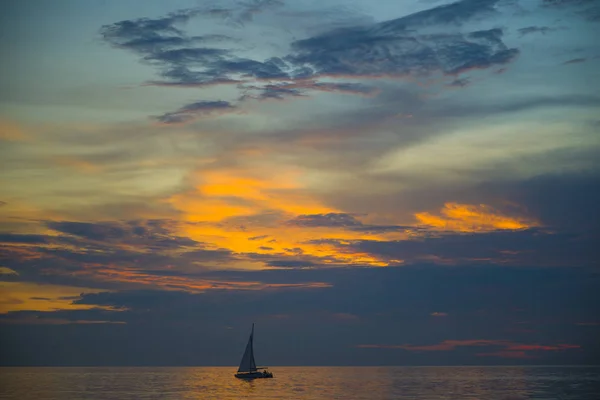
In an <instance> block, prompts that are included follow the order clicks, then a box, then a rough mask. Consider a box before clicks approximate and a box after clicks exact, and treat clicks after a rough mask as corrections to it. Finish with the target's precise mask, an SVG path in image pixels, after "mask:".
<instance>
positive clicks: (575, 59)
mask: <svg viewBox="0 0 600 400" xmlns="http://www.w3.org/2000/svg"><path fill="white" fill-rule="evenodd" d="M586 61H587V59H586V58H574V59H572V60H569V61H565V62H564V63H563V65H568V64H579V63H582V62H586Z"/></svg>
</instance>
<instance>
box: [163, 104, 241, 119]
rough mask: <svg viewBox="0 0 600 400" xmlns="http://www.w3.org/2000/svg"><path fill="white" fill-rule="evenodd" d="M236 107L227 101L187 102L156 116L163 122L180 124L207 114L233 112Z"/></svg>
mask: <svg viewBox="0 0 600 400" xmlns="http://www.w3.org/2000/svg"><path fill="white" fill-rule="evenodd" d="M235 110H236V107H234V106H233V105H231V104H230V103H229V102H227V101H222V100H219V101H198V102H195V103H191V104H187V105H185V106H183V107H181V108H180V109H179V110H177V111H172V112H168V113H165V114H163V115H160V116H158V117H156V119H157V120H158V121H159V122H161V123H163V124H180V123H186V122H190V121H193V120H195V119H197V118H201V117H203V116H207V115H214V114H223V113H227V112H233V111H235Z"/></svg>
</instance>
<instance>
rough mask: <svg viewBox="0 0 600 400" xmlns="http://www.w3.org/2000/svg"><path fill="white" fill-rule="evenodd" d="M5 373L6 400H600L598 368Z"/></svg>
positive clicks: (0, 394)
mask: <svg viewBox="0 0 600 400" xmlns="http://www.w3.org/2000/svg"><path fill="white" fill-rule="evenodd" d="M272 371H273V372H274V375H275V378H274V379H259V380H256V381H251V382H246V381H242V380H238V379H235V378H234V377H233V374H234V372H235V368H234V367H197V368H196V367H192V368H179V367H168V368H80V367H71V368H0V382H1V385H0V398H3V399H20V400H28V399H36V400H58V399H60V400H63V399H69V400H71V399H73V400H77V399H91V400H95V399H103V400H113V399H115V400H117V399H118V400H127V399H139V400H149V399H220V400H225V399H369V400H374V399H423V400H429V399H479V400H494V399H498V400H520V399H560V400H563V399H564V400H588V399H589V400H592V399H597V393H598V392H597V389H596V388H597V387H599V386H600V375H599V373H600V368H594V367H274V368H272Z"/></svg>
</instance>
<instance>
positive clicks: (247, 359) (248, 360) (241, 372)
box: [235, 324, 273, 379]
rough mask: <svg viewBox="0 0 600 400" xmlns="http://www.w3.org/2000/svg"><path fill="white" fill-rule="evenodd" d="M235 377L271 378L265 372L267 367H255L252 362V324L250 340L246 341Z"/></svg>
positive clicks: (271, 374)
mask: <svg viewBox="0 0 600 400" xmlns="http://www.w3.org/2000/svg"><path fill="white" fill-rule="evenodd" d="M261 370H262V371H261ZM235 377H236V378H240V379H257V378H272V377H273V373H272V372H269V371H267V367H256V361H255V360H254V324H252V332H250V338H249V339H248V344H247V345H246V350H245V351H244V355H243V356H242V361H241V362H240V367H239V368H238V371H237V374H235Z"/></svg>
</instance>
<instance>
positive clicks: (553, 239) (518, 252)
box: [328, 229, 597, 267]
mask: <svg viewBox="0 0 600 400" xmlns="http://www.w3.org/2000/svg"><path fill="white" fill-rule="evenodd" d="M596 239H597V236H596V235H594V234H583V233H582V234H565V233H561V234H559V233H551V232H544V231H543V230H538V229H530V230H523V231H519V232H514V231H505V232H502V231H496V232H487V233H463V234H443V235H440V236H431V237H427V236H426V237H424V238H421V239H419V236H418V235H417V236H416V237H415V238H414V240H397V241H375V240H357V241H352V242H342V241H335V240H330V241H329V242H328V244H329V245H331V246H336V247H338V248H340V251H344V250H347V251H355V252H359V253H361V252H364V253H366V254H369V255H371V256H372V257H375V258H378V259H382V260H404V262H405V263H407V264H411V263H419V262H424V261H426V262H433V263H439V264H448V265H467V264H470V265H482V264H492V265H493V264H501V265H523V264H529V265H540V266H565V265H570V266H579V267H583V266H593V265H594V264H595V262H596V261H595V260H596V254H595V253H596V251H595V249H594V246H593V244H592V243H594V242H595V241H596ZM574 255H576V256H574Z"/></svg>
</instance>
